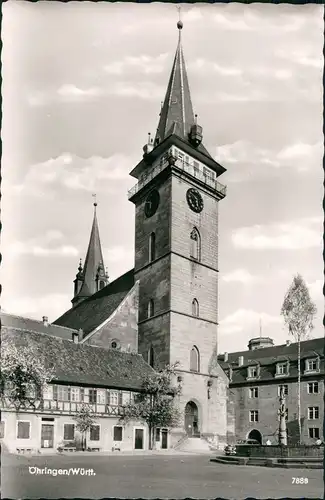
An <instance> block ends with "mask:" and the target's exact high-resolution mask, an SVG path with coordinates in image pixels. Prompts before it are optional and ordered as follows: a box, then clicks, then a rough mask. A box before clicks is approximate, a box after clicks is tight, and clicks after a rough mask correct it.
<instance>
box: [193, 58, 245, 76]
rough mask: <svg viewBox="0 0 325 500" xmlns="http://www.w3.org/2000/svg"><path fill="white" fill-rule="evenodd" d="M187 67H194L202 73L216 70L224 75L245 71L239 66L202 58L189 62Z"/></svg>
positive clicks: (236, 74) (238, 73)
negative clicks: (224, 64)
mask: <svg viewBox="0 0 325 500" xmlns="http://www.w3.org/2000/svg"><path fill="white" fill-rule="evenodd" d="M187 67H188V69H193V70H195V71H198V72H201V73H202V72H205V73H211V72H215V73H217V74H219V75H224V76H240V75H242V73H243V71H242V70H241V69H240V68H238V67H237V66H221V65H220V64H217V63H215V62H212V61H209V60H207V59H202V58H199V59H196V60H195V61H193V62H191V63H189V64H188V65H187Z"/></svg>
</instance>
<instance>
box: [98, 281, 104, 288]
mask: <svg viewBox="0 0 325 500" xmlns="http://www.w3.org/2000/svg"><path fill="white" fill-rule="evenodd" d="M104 286H105V282H104V281H100V282H99V290H102V289H103V288H104Z"/></svg>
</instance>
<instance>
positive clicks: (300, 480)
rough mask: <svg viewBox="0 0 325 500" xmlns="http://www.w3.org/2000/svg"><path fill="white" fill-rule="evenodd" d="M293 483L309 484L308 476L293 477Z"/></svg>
mask: <svg viewBox="0 0 325 500" xmlns="http://www.w3.org/2000/svg"><path fill="white" fill-rule="evenodd" d="M292 484H308V477H293V478H292Z"/></svg>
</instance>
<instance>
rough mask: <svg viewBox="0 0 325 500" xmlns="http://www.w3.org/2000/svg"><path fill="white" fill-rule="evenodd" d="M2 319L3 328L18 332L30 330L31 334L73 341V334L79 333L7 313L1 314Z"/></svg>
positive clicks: (68, 328)
mask: <svg viewBox="0 0 325 500" xmlns="http://www.w3.org/2000/svg"><path fill="white" fill-rule="evenodd" d="M0 318H1V328H4V327H8V328H15V329H16V330H28V331H31V332H39V333H40V332H41V333H44V332H47V333H48V334H49V335H53V336H54V337H60V338H63V339H71V338H72V333H73V332H77V330H75V329H73V328H70V327H65V326H60V325H56V324H51V323H46V324H44V321H38V320H36V319H31V318H23V317H22V316H16V315H14V314H8V313H5V312H1V313H0Z"/></svg>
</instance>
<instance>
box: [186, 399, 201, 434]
mask: <svg viewBox="0 0 325 500" xmlns="http://www.w3.org/2000/svg"><path fill="white" fill-rule="evenodd" d="M185 431H186V433H187V435H188V436H192V437H198V436H200V433H199V411H198V407H197V406H196V404H195V403H194V401H189V402H188V403H187V405H186V406H185Z"/></svg>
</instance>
